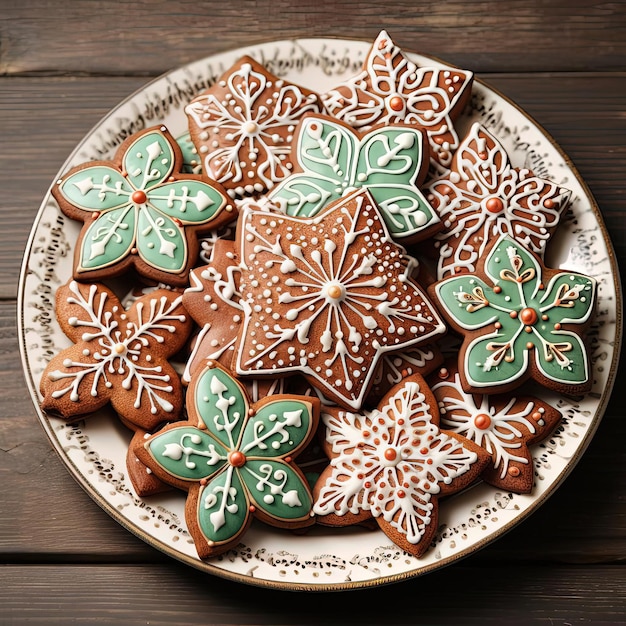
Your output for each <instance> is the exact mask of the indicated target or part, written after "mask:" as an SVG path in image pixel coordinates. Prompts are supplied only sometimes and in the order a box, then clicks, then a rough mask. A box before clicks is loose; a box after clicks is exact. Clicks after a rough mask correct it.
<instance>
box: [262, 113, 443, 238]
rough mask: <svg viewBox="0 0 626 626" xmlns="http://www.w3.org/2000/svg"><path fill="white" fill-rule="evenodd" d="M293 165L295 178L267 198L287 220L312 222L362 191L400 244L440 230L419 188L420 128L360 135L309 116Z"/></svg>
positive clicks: (423, 156) (423, 161)
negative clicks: (290, 218)
mask: <svg viewBox="0 0 626 626" xmlns="http://www.w3.org/2000/svg"><path fill="white" fill-rule="evenodd" d="M292 160H293V161H294V173H293V174H292V175H291V176H289V177H288V178H287V179H286V180H284V181H283V182H282V183H280V184H279V185H277V186H276V187H275V188H274V189H273V190H272V191H271V192H270V193H269V194H268V197H269V199H270V200H271V201H272V202H273V203H275V204H277V205H278V206H279V207H280V208H281V209H282V211H283V212H284V213H286V214H287V215H294V216H298V217H311V216H313V215H316V214H317V213H319V212H320V211H322V210H323V209H324V208H325V207H327V206H328V205H329V204H330V203H332V202H334V201H335V200H338V199H339V198H341V197H343V196H346V195H347V194H350V193H352V192H353V191H354V190H355V189H361V188H363V189H367V190H368V191H369V192H370V194H371V195H372V198H374V201H375V202H376V204H377V205H378V208H379V209H380V211H381V212H382V214H383V217H384V218H385V223H386V224H387V228H388V229H389V232H390V233H391V235H392V236H393V237H394V238H395V239H397V240H399V241H400V242H401V243H408V242H415V241H420V240H423V239H425V238H426V237H428V236H429V235H431V234H432V233H433V232H436V231H437V230H439V228H440V227H441V224H440V220H439V217H438V216H437V214H436V212H435V211H434V210H433V208H432V207H431V206H430V205H429V204H428V202H427V201H426V199H425V198H424V196H423V195H422V192H421V191H420V189H419V185H421V184H422V182H423V181H424V179H425V177H426V174H427V171H428V144H427V143H426V142H425V141H424V134H423V132H422V131H421V130H420V129H419V128H415V127H411V126H402V125H395V126H393V125H389V126H386V127H384V128H377V129H374V130H372V131H370V132H368V133H363V134H361V133H359V132H357V131H355V130H353V129H352V128H351V127H350V126H348V125H347V124H344V123H343V122H340V121H338V120H336V119H333V118H332V117H328V116H325V115H314V114H308V115H306V116H304V118H303V119H302V122H301V123H300V126H299V127H298V130H297V131H296V138H295V140H294V144H293V154H292Z"/></svg>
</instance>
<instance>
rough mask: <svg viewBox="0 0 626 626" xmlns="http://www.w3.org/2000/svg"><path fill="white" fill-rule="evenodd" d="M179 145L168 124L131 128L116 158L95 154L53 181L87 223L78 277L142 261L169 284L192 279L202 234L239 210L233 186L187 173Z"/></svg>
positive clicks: (145, 272) (62, 204) (66, 209)
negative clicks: (231, 190)
mask: <svg viewBox="0 0 626 626" xmlns="http://www.w3.org/2000/svg"><path fill="white" fill-rule="evenodd" d="M182 168H183V156H182V153H181V150H180V147H179V145H178V144H177V143H176V141H175V140H174V138H173V137H172V136H171V135H170V133H169V132H168V130H167V129H166V128H165V127H164V126H155V127H152V128H148V129H146V130H143V131H140V132H138V133H135V134H133V135H131V136H130V137H129V138H128V139H127V140H126V141H124V143H123V144H122V145H121V146H120V147H119V149H118V151H117V153H116V155H115V157H114V159H113V160H111V161H89V162H86V163H82V164H80V165H78V166H76V167H73V168H72V169H70V170H69V171H68V172H66V173H65V174H64V175H63V176H61V178H59V180H58V181H57V182H56V184H55V185H54V186H53V188H52V195H53V196H54V198H55V199H56V201H57V203H58V205H59V208H60V209H61V211H62V212H63V213H65V215H67V216H68V217H70V218H71V219H74V220H78V221H80V222H83V223H84V225H83V227H82V229H81V232H80V235H79V237H78V241H77V242H76V246H75V254H74V278H75V279H76V280H80V281H92V280H102V279H105V278H108V277H111V276H117V275H120V274H123V273H125V272H127V271H128V270H129V269H131V268H135V269H136V270H137V272H138V273H139V274H140V275H142V276H145V277H146V278H148V279H151V280H154V281H157V282H163V283H165V284H168V285H176V286H182V285H185V284H186V283H187V278H188V273H189V269H190V268H191V267H192V266H193V264H194V263H195V262H196V260H197V257H198V248H199V244H198V235H199V234H201V233H206V232H208V231H209V230H212V229H216V228H219V227H220V226H221V225H223V224H226V223H227V222H230V221H232V219H233V217H234V216H235V215H236V211H235V208H234V207H233V205H232V204H231V203H230V201H229V198H228V196H227V194H226V191H225V190H224V189H223V188H222V187H221V185H219V184H218V183H216V182H215V181H212V180H210V179H208V178H206V177H202V176H200V175H194V174H186V173H182Z"/></svg>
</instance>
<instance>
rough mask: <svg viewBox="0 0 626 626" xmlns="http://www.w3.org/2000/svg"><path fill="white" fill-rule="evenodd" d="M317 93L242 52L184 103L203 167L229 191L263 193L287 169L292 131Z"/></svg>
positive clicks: (315, 104) (317, 107)
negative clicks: (296, 83) (205, 88)
mask: <svg viewBox="0 0 626 626" xmlns="http://www.w3.org/2000/svg"><path fill="white" fill-rule="evenodd" d="M322 108H323V106H322V104H321V102H320V99H319V96H318V95H317V94H316V93H315V92H313V91H311V90H309V89H305V88H303V87H299V86H298V85H294V84H293V83H289V82H287V81H286V80H283V79H281V78H279V77H277V76H274V75H273V74H272V73H271V72H269V71H268V70H267V69H266V68H264V67H263V66H262V65H261V64H259V63H257V62H256V61H255V60H254V59H252V58H251V57H248V56H245V57H242V58H241V59H240V60H239V61H238V62H237V63H235V65H233V66H232V67H231V68H230V69H229V70H228V71H227V72H226V73H225V74H224V75H223V76H222V77H221V78H220V79H219V80H218V81H217V82H216V83H215V84H213V85H212V86H211V87H209V89H207V90H206V91H205V92H204V93H202V94H200V95H199V96H197V97H196V98H194V99H193V100H192V101H191V102H190V103H189V104H188V105H187V107H186V108H185V112H186V114H187V118H188V120H189V132H190V135H191V139H192V141H193V143H194V145H195V146H196V149H197V151H198V154H199V156H200V158H201V160H202V167H203V171H204V172H205V173H206V174H207V175H208V176H211V177H212V178H214V179H215V180H217V181H218V182H220V183H221V184H222V185H224V187H226V188H227V189H228V191H229V194H230V195H231V197H233V198H234V197H237V196H238V197H241V196H244V195H252V194H256V193H263V192H264V191H267V190H268V189H271V188H272V187H273V186H274V185H275V184H276V183H277V182H278V181H281V180H283V179H284V178H285V177H287V176H288V175H289V174H290V170H291V162H290V159H289V153H290V149H291V140H292V138H293V133H294V130H295V128H296V126H297V125H298V122H299V121H300V118H301V117H302V115H304V114H305V113H307V112H319V111H321V110H322Z"/></svg>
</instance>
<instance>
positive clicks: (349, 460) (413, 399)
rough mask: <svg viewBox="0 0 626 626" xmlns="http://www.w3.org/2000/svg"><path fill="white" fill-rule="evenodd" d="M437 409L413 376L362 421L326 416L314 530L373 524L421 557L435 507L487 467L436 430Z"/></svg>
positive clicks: (453, 437)
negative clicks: (323, 466)
mask: <svg viewBox="0 0 626 626" xmlns="http://www.w3.org/2000/svg"><path fill="white" fill-rule="evenodd" d="M438 418H439V415H438V413H437V403H436V401H435V398H434V397H433V395H432V393H431V391H430V389H429V388H428V387H427V385H426V383H425V381H424V379H423V378H422V377H421V376H420V375H419V374H415V375H413V376H410V377H408V378H405V379H404V380H403V381H402V382H401V383H399V384H398V385H396V386H395V387H393V388H392V389H391V390H390V391H389V393H388V394H387V395H386V396H385V397H384V398H383V399H382V400H381V402H380V404H379V405H378V408H376V409H374V410H373V411H364V412H362V413H358V414H357V413H350V412H348V411H345V410H343V409H333V408H324V409H323V411H322V423H323V428H324V429H325V438H324V442H325V443H324V446H325V450H326V453H327V454H328V456H329V458H330V465H329V466H328V467H327V468H326V469H325V470H324V471H323V472H322V474H321V475H320V477H319V479H318V481H317V483H316V485H315V487H314V490H313V496H314V498H315V503H314V505H313V512H314V513H315V514H316V516H317V517H316V519H317V522H318V523H319V524H324V525H328V526H348V525H353V524H359V523H363V522H365V521H367V520H368V519H371V518H372V517H373V518H374V519H375V520H376V522H377V523H378V526H379V527H380V529H381V530H382V531H383V532H384V533H385V534H386V535H387V536H388V537H389V538H390V539H391V540H392V541H393V542H394V543H395V544H396V545H398V546H399V547H400V548H402V549H404V550H406V551H407V552H409V553H411V554H413V555H415V556H421V555H422V554H423V553H424V552H425V551H426V550H427V549H428V548H429V546H430V544H431V541H432V539H433V537H434V536H435V533H436V532H437V519H438V508H439V506H438V504H439V503H438V499H439V497H441V496H445V495H448V494H452V493H455V492H457V491H459V490H461V489H463V488H465V487H467V486H468V485H470V484H471V483H472V482H473V481H474V480H475V479H476V478H477V477H478V476H479V474H480V472H481V471H482V470H483V469H484V468H485V467H486V465H487V464H488V463H489V460H490V457H489V455H488V454H487V453H486V452H485V451H484V450H483V449H482V448H480V447H479V446H477V445H476V444H475V443H473V442H471V441H469V440H467V439H465V438H463V437H461V436H459V435H457V434H455V433H452V432H447V431H443V430H440V429H439V426H438V421H439V419H438Z"/></svg>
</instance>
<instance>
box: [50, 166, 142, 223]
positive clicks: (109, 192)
mask: <svg viewBox="0 0 626 626" xmlns="http://www.w3.org/2000/svg"><path fill="white" fill-rule="evenodd" d="M60 189H61V193H62V194H63V196H64V197H65V199H66V200H67V201H68V202H71V203H72V204H73V205H74V206H75V207H77V208H79V209H82V210H83V211H89V212H90V213H91V212H93V211H109V210H111V209H114V208H117V207H120V206H123V205H125V204H128V202H129V196H130V195H131V194H132V193H133V191H134V190H133V189H132V187H131V186H130V185H129V184H128V182H127V180H126V179H125V178H124V177H123V176H122V174H121V172H119V171H118V170H116V169H113V168H112V167H107V166H105V165H95V166H93V167H86V168H85V169H82V170H79V171H78V172H75V173H74V174H71V175H70V176H69V177H68V178H66V179H65V180H64V181H63V182H62V183H61V185H60Z"/></svg>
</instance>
